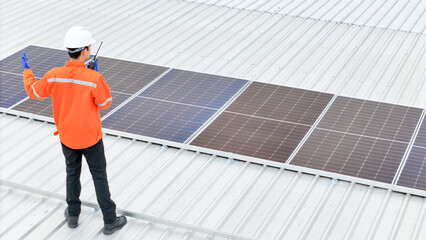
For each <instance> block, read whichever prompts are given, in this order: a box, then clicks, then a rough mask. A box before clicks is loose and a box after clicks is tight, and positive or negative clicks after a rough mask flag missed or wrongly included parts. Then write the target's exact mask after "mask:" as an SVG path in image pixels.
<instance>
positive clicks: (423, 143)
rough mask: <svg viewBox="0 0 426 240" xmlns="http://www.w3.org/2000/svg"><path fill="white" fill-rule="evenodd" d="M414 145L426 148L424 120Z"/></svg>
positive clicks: (425, 119)
mask: <svg viewBox="0 0 426 240" xmlns="http://www.w3.org/2000/svg"><path fill="white" fill-rule="evenodd" d="M414 145H415V146H419V147H424V148H426V118H424V119H423V122H422V125H421V126H420V129H419V132H418V133H417V136H416V141H415V142H414Z"/></svg>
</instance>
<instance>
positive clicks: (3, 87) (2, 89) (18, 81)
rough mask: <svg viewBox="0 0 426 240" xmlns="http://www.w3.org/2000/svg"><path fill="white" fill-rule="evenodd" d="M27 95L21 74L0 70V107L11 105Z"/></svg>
mask: <svg viewBox="0 0 426 240" xmlns="http://www.w3.org/2000/svg"><path fill="white" fill-rule="evenodd" d="M27 96H28V95H27V93H26V92H25V89H24V84H23V82H22V75H19V74H13V73H4V72H0V107H4V108H9V107H12V106H13V105H15V104H17V103H18V102H20V101H22V100H24V99H25V98H26V97H27Z"/></svg>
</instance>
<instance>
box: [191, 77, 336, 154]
mask: <svg viewBox="0 0 426 240" xmlns="http://www.w3.org/2000/svg"><path fill="white" fill-rule="evenodd" d="M331 98H332V95H331V94H326V93H318V92H312V91H306V90H300V89H293V88H288V87H281V86H276V85H272V84H265V83H258V82H253V83H252V84H251V85H250V86H249V87H248V88H247V89H246V90H245V91H244V92H243V93H242V94H241V95H240V96H239V97H238V98H237V99H236V100H234V102H233V103H232V104H231V105H230V106H229V107H228V108H227V109H226V110H225V112H224V113H222V114H221V115H220V116H219V117H218V118H217V119H215V120H214V121H213V122H212V123H211V124H210V125H209V126H208V127H207V128H206V129H205V130H204V131H203V132H202V133H200V134H199V135H198V136H197V137H196V138H195V139H194V140H193V141H192V142H191V144H193V145H197V146H203V147H208V148H213V149H218V150H222V151H226V152H233V153H238V154H242V155H248V156H253V157H258V158H263V159H268V160H272V161H277V162H285V161H286V160H287V159H288V157H289V156H290V155H291V154H292V152H293V151H294V149H295V148H296V147H297V146H298V144H299V142H300V141H301V140H302V139H303V137H304V136H305V135H306V133H307V132H308V131H309V129H310V128H311V125H312V124H313V123H314V122H315V121H316V120H317V118H318V117H319V115H320V114H321V112H322V111H323V110H324V108H325V107H326V106H327V104H328V103H329V101H330V100H331Z"/></svg>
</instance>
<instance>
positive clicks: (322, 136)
mask: <svg viewBox="0 0 426 240" xmlns="http://www.w3.org/2000/svg"><path fill="white" fill-rule="evenodd" d="M421 114H422V109H418V108H410V107H404V106H399V105H392V104H387V103H379V102H372V101H367V100H360V99H353V98H346V97H337V98H336V100H335V101H334V102H333V104H332V105H331V107H330V108H329V109H328V111H327V113H326V114H325V115H324V117H323V118H322V119H321V121H320V122H319V124H318V125H317V127H316V129H315V131H314V132H313V133H312V134H311V135H310V136H309V138H308V139H307V141H306V142H305V143H304V144H303V145H302V147H301V148H300V150H299V151H298V153H297V154H296V155H295V157H294V158H293V159H292V161H291V164H294V165H299V166H304V167H309V168H314V169H321V170H326V171H330V172H335V173H340V174H345V175H349V176H354V177H360V178H366V179H371V180H376V181H381V182H386V183H392V180H393V179H394V177H395V173H396V172H397V170H398V167H399V165H400V163H401V160H402V158H403V156H404V154H405V151H406V148H407V146H408V143H409V142H410V140H411V137H412V135H413V133H414V130H415V128H416V126H417V124H418V121H419V118H420V116H421Z"/></svg>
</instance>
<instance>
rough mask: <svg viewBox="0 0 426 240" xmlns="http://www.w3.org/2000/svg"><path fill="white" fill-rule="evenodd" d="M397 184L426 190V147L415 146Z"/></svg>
mask: <svg viewBox="0 0 426 240" xmlns="http://www.w3.org/2000/svg"><path fill="white" fill-rule="evenodd" d="M397 184H398V185H401V186H405V187H411V188H416V189H420V190H425V191H426V148H422V147H416V146H413V148H412V149H411V152H410V154H409V156H408V158H407V161H406V162H405V165H404V168H403V170H402V172H401V176H400V177H399V180H398V183H397Z"/></svg>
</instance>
